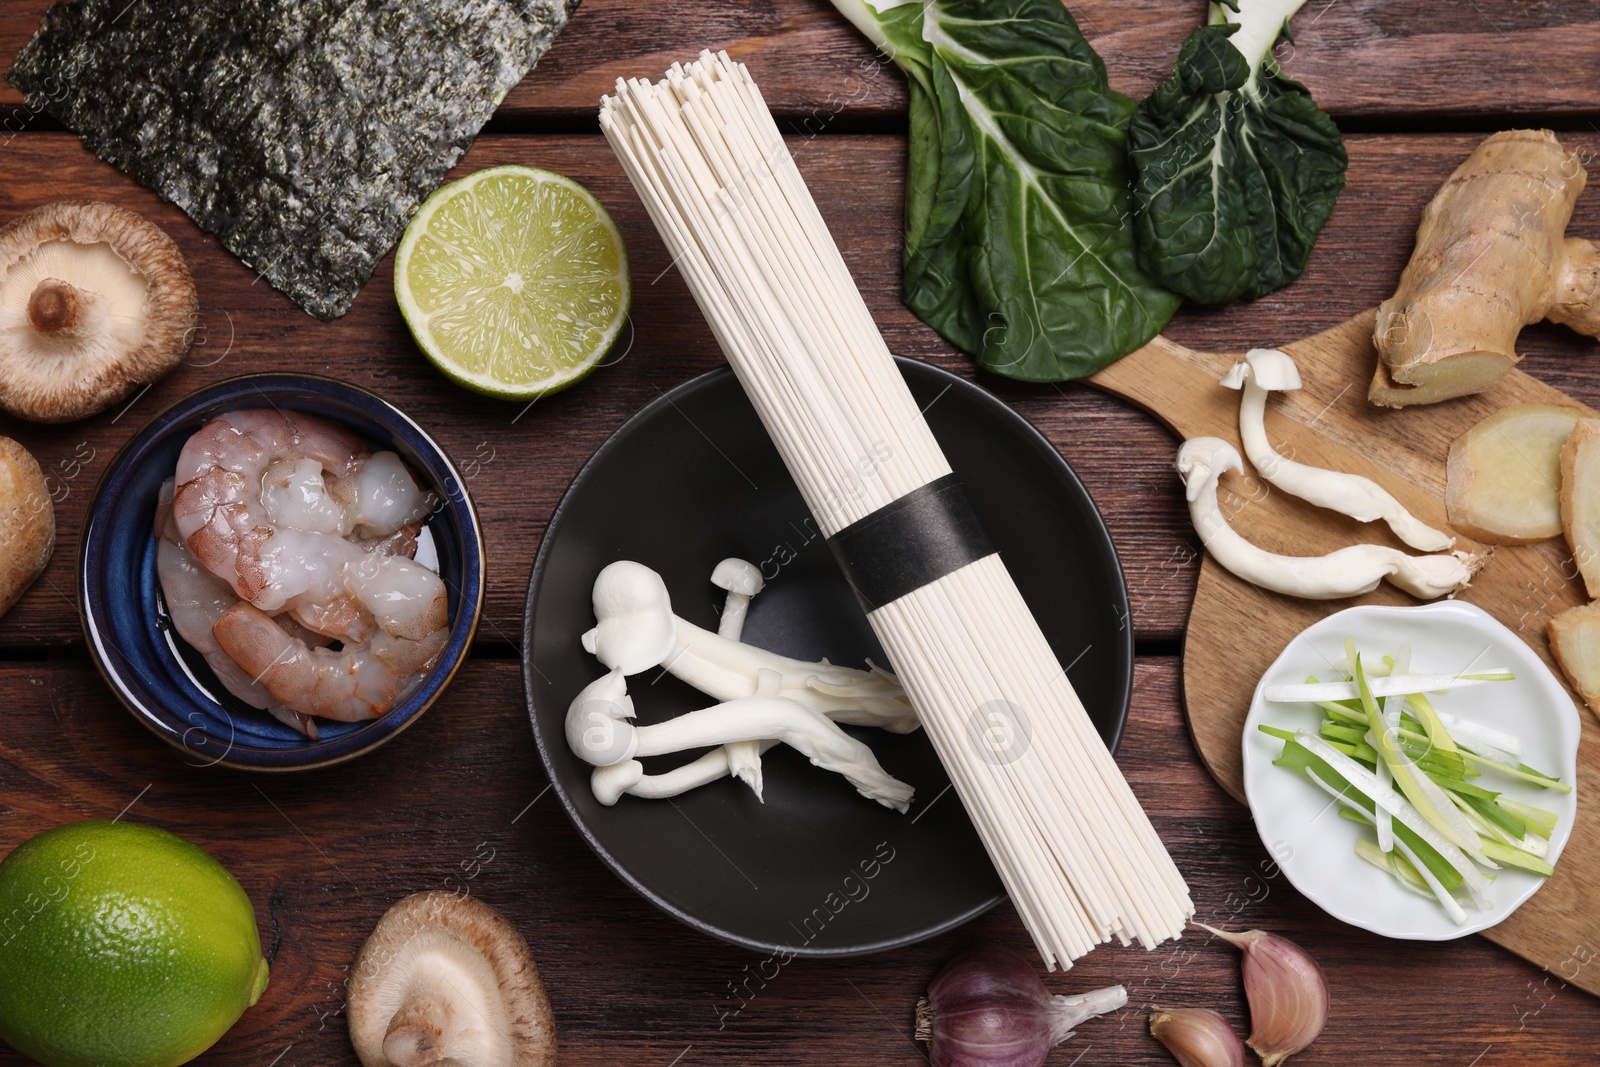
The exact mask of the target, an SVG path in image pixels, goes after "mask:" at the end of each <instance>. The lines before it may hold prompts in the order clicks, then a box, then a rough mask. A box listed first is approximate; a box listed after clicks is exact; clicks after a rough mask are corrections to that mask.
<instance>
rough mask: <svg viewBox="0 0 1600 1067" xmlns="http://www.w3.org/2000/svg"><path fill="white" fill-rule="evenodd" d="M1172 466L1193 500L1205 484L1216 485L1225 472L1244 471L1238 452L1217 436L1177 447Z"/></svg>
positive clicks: (1187, 442) (1194, 438)
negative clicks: (1176, 469) (1175, 460)
mask: <svg viewBox="0 0 1600 1067" xmlns="http://www.w3.org/2000/svg"><path fill="white" fill-rule="evenodd" d="M1174 466H1176V467H1177V468H1178V474H1179V476H1180V477H1182V478H1183V484H1184V487H1185V489H1186V491H1187V494H1188V498H1189V500H1190V501H1193V500H1194V499H1195V498H1196V497H1197V496H1199V495H1200V491H1201V489H1202V488H1204V486H1205V485H1206V484H1207V483H1210V482H1215V481H1216V480H1217V479H1218V478H1220V477H1222V473H1223V472H1224V471H1242V470H1244V461H1243V460H1242V459H1240V458H1239V450H1238V449H1236V448H1234V447H1233V446H1232V445H1230V444H1229V443H1228V442H1226V441H1224V440H1223V439H1222V438H1220V437H1191V438H1190V439H1189V440H1187V441H1185V442H1184V443H1183V444H1182V445H1181V446H1179V448H1178V460H1177V462H1176V463H1175V464H1174Z"/></svg>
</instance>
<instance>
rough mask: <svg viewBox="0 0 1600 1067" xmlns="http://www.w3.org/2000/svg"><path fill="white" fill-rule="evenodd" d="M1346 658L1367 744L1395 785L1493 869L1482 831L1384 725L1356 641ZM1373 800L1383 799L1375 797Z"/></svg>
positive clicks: (1381, 784)
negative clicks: (1362, 711)
mask: <svg viewBox="0 0 1600 1067" xmlns="http://www.w3.org/2000/svg"><path fill="white" fill-rule="evenodd" d="M1345 655H1346V656H1348V657H1349V658H1350V660H1351V662H1353V663H1354V664H1355V665H1356V688H1357V689H1358V690H1359V691H1360V693H1361V703H1362V706H1363V707H1364V708H1365V709H1366V712H1367V722H1368V724H1369V729H1368V731H1367V744H1369V745H1371V746H1372V747H1373V748H1375V749H1377V750H1378V754H1379V755H1380V756H1382V757H1383V763H1384V765H1385V766H1387V768H1388V770H1389V772H1390V774H1392V775H1393V776H1394V781H1395V782H1396V783H1398V784H1399V786H1400V791H1401V792H1402V793H1404V794H1405V796H1406V799H1407V800H1409V801H1411V803H1412V804H1413V805H1414V806H1415V807H1416V810H1417V812H1418V813H1419V814H1420V815H1421V816H1422V817H1423V818H1424V819H1426V820H1427V821H1428V824H1429V825H1430V826H1432V827H1433V828H1434V829H1435V830H1437V831H1439V833H1441V834H1443V835H1444V836H1445V838H1447V839H1448V840H1449V841H1450V843H1451V844H1453V845H1455V846H1456V847H1457V848H1459V849H1461V850H1462V851H1463V852H1465V853H1466V854H1467V855H1468V856H1471V857H1472V858H1473V859H1474V860H1476V861H1477V862H1479V863H1481V864H1483V865H1484V866H1485V867H1489V868H1493V867H1494V863H1493V862H1492V861H1491V860H1490V859H1489V858H1488V857H1487V856H1485V855H1484V854H1483V851H1482V850H1481V849H1480V848H1479V847H1478V842H1479V840H1480V839H1479V836H1478V831H1477V830H1475V829H1473V826H1472V823H1471V821H1470V820H1468V819H1467V818H1466V816H1464V815H1462V814H1461V813H1460V812H1459V811H1457V810H1456V808H1455V805H1454V804H1451V803H1450V798H1449V797H1447V796H1446V795H1445V792H1444V790H1443V789H1441V788H1440V787H1439V786H1438V784H1437V783H1435V782H1434V781H1433V779H1431V778H1429V777H1428V776H1427V775H1425V774H1423V773H1422V772H1421V771H1420V770H1418V769H1417V765H1416V763H1414V762H1413V761H1412V760H1411V759H1410V758H1409V757H1407V756H1406V755H1404V754H1403V753H1402V752H1401V751H1400V747H1399V745H1398V744H1397V739H1396V737H1395V733H1394V732H1391V731H1390V729H1389V727H1388V726H1387V724H1386V723H1385V722H1384V718H1383V715H1382V713H1380V712H1379V710H1378V702H1377V701H1376V700H1374V699H1373V694H1372V688H1371V686H1370V685H1369V684H1368V682H1367V676H1366V672H1365V671H1364V670H1363V669H1362V666H1361V656H1360V654H1359V653H1358V652H1356V650H1355V642H1354V641H1348V640H1347V641H1346V642H1345ZM1397 718H1398V715H1397ZM1375 777H1376V782H1377V787H1378V790H1379V792H1388V791H1389V783H1388V782H1385V781H1384V780H1383V777H1382V776H1381V775H1379V776H1375ZM1373 799H1374V800H1378V799H1379V798H1378V797H1377V796H1374V797H1373ZM1380 806H1381V801H1380ZM1379 819H1380V820H1381V819H1382V816H1379ZM1379 844H1380V845H1381V844H1382V842H1381V841H1380V842H1379ZM1386 851H1387V850H1386Z"/></svg>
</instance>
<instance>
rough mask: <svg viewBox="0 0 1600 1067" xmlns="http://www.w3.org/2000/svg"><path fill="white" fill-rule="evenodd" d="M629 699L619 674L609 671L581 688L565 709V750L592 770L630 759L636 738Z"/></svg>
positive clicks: (636, 741) (616, 671) (636, 746)
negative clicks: (569, 750) (588, 764)
mask: <svg viewBox="0 0 1600 1067" xmlns="http://www.w3.org/2000/svg"><path fill="white" fill-rule="evenodd" d="M631 718H633V698H632V697H630V696H629V695H628V687H627V683H626V682H624V681H623V678H622V672H621V671H618V670H613V671H611V672H610V673H609V674H604V675H601V676H600V677H599V678H596V679H595V680H594V681H592V682H590V683H589V684H588V685H586V686H584V687H583V689H582V691H580V692H579V693H578V695H577V696H575V697H573V698H572V703H571V704H569V705H568V706H567V719H566V732H567V747H568V748H570V749H572V751H573V754H574V755H576V756H578V757H580V758H581V759H583V760H584V761H585V762H587V763H592V764H593V765H594V766H596V767H609V766H610V765H611V764H613V763H621V762H623V761H624V760H630V759H632V758H633V754H634V753H635V752H637V751H638V749H639V735H638V733H637V732H636V731H635V730H634V728H633V724H632V723H631V722H629V721H628V720H629V719H631Z"/></svg>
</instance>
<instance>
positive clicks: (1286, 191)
mask: <svg viewBox="0 0 1600 1067" xmlns="http://www.w3.org/2000/svg"><path fill="white" fill-rule="evenodd" d="M1304 2H1305V0H1230V2H1229V3H1228V5H1227V7H1229V8H1233V10H1231V11H1230V10H1227V9H1226V8H1224V6H1223V5H1222V4H1219V3H1213V4H1212V5H1211V25H1207V26H1202V27H1200V28H1199V29H1197V30H1195V31H1194V32H1193V33H1191V34H1190V35H1189V37H1188V39H1187V40H1186V41H1184V43H1183V48H1182V50H1181V51H1180V53H1179V55H1178V62H1177V65H1176V66H1175V67H1174V68H1173V72H1172V77H1171V78H1170V79H1169V80H1168V81H1166V82H1164V83H1163V84H1161V85H1160V86H1158V87H1157V88H1156V90H1155V92H1153V93H1151V94H1150V96H1149V97H1148V98H1147V99H1146V100H1145V101H1144V103H1142V104H1140V105H1139V113H1138V114H1137V115H1136V116H1135V117H1134V119H1133V122H1132V124H1131V125H1130V126H1129V127H1128V154H1129V158H1130V160H1131V161H1132V164H1133V169H1134V199H1135V202H1136V205H1137V209H1136V214H1135V216H1134V229H1135V232H1136V233H1137V235H1138V246H1139V258H1140V262H1141V263H1142V264H1143V265H1144V267H1145V269H1146V270H1148V271H1149V272H1150V274H1151V275H1152V276H1154V277H1155V278H1156V279H1157V280H1158V281H1159V282H1160V283H1161V284H1162V285H1165V286H1167V287H1168V288H1169V289H1173V290H1176V291H1177V292H1179V293H1182V294H1183V295H1184V296H1185V297H1187V298H1189V299H1190V300H1194V301H1197V302H1199V303H1202V304H1220V303H1223V302H1225V301H1228V300H1234V299H1238V298H1241V297H1242V298H1244V299H1247V300H1249V299H1254V298H1256V297H1258V296H1261V295H1263V294H1265V293H1270V292H1272V291H1273V290H1274V289H1278V288H1280V287H1282V286H1284V285H1287V284H1288V283H1289V282H1291V281H1293V280H1294V279H1296V278H1298V277H1299V276H1300V272H1301V271H1302V270H1304V269H1305V265H1306V258H1307V257H1308V256H1309V255H1310V254H1311V246H1312V243H1313V242H1314V241H1315V240H1316V236H1317V233H1318V231H1320V230H1321V229H1322V225H1323V223H1325V222H1327V221H1328V215H1329V213H1330V212H1331V211H1332V210H1333V202H1334V199H1335V198H1336V197H1337V196H1338V195H1339V190H1340V189H1341V188H1343V186H1344V169H1345V150H1344V143H1343V141H1341V139H1340V137H1339V129H1338V127H1337V126H1335V125H1334V124H1333V120H1332V119H1330V118H1329V117H1328V116H1327V115H1325V114H1323V113H1322V112H1321V111H1320V110H1318V108H1317V105H1316V102H1315V101H1313V100H1312V99H1311V94H1310V93H1308V92H1307V91H1306V88H1305V86H1303V85H1301V84H1300V83H1299V82H1297V81H1294V80H1293V79H1291V78H1288V77H1286V76H1285V75H1284V74H1283V72H1282V71H1281V70H1279V69H1278V66H1277V64H1276V63H1275V62H1274V61H1273V59H1272V46H1273V44H1274V43H1276V41H1277V39H1278V37H1279V36H1280V35H1281V34H1282V33H1283V31H1285V30H1286V29H1287V27H1288V19H1289V16H1290V15H1293V14H1294V13H1295V12H1296V11H1297V10H1299V8H1300V6H1301V4H1303V3H1304Z"/></svg>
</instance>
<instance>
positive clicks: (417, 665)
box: [215, 564, 447, 722]
mask: <svg viewBox="0 0 1600 1067" xmlns="http://www.w3.org/2000/svg"><path fill="white" fill-rule="evenodd" d="M413 566H415V564H413ZM215 630H216V635H217V642H218V643H219V644H220V645H221V646H222V647H223V648H224V649H226V650H227V653H228V655H229V656H231V657H233V659H234V660H235V661H236V662H237V663H238V664H239V665H240V666H241V667H243V668H244V669H245V670H246V671H248V672H249V673H250V674H251V675H252V676H254V677H255V678H257V679H259V681H260V683H261V685H263V686H264V687H266V690H267V691H268V692H269V693H271V694H272V696H273V697H274V698H275V699H277V700H281V701H282V702H283V703H284V704H286V705H288V706H289V707H292V708H298V709H301V710H304V711H307V712H310V713H311V714H312V715H318V716H321V717H322V718H324V719H338V720H339V721H341V722H357V721H360V720H361V719H373V718H377V717H378V716H379V715H382V714H383V713H384V712H385V711H387V710H388V709H389V707H390V705H392V704H393V703H394V701H395V699H396V698H397V697H399V696H400V695H401V694H402V693H403V692H405V690H406V688H407V687H408V686H409V685H410V684H411V683H412V682H413V681H414V680H416V678H417V677H418V676H419V675H420V674H421V673H422V672H423V671H425V670H427V669H428V668H429V667H431V666H432V665H433V661H434V660H435V659H436V658H438V655H439V652H440V650H441V649H443V648H444V642H445V637H446V636H447V635H446V632H445V630H444V629H442V628H440V629H435V630H432V631H430V632H428V633H427V634H425V635H423V637H422V638H421V639H419V640H409V639H407V638H404V637H397V636H395V635H394V634H390V633H386V632H383V631H379V632H378V633H377V634H374V635H373V638H372V640H371V641H369V642H366V643H365V644H359V645H347V646H345V647H344V648H343V649H342V650H340V651H338V652H334V651H332V650H331V649H326V648H310V647H308V646H307V645H306V643H305V642H304V641H302V640H300V639H298V638H296V637H293V636H291V635H290V634H288V633H285V632H284V630H283V628H282V627H281V626H279V625H278V624H277V623H276V622H274V621H273V619H272V617H271V616H270V615H268V614H267V613H266V612H264V611H262V610H261V609H260V608H257V607H255V606H253V605H251V604H248V603H245V602H244V601H242V600H241V601H239V602H238V603H236V604H235V605H234V606H233V607H231V608H229V609H228V610H227V611H224V612H223V613H222V616H221V617H220V618H219V619H217V623H216V628H215Z"/></svg>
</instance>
